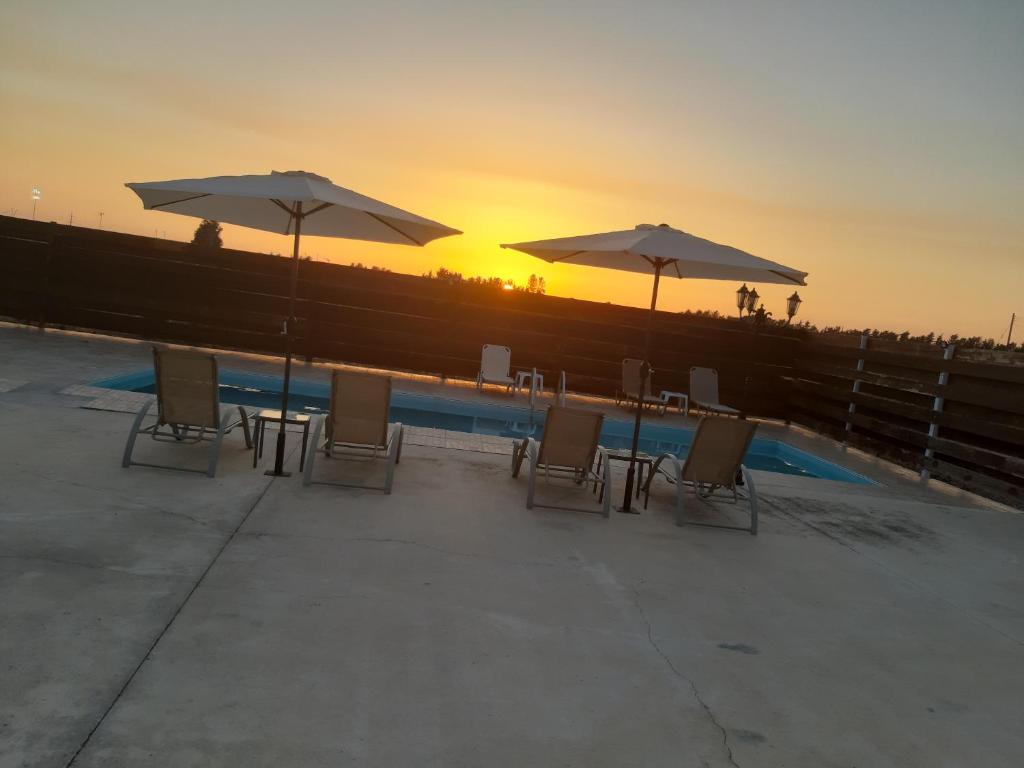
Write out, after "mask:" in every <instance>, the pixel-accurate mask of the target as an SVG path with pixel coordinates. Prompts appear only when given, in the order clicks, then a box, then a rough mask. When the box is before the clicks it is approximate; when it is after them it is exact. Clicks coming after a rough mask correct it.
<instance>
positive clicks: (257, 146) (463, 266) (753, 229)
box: [0, 0, 1024, 336]
mask: <svg viewBox="0 0 1024 768" xmlns="http://www.w3.org/2000/svg"><path fill="white" fill-rule="evenodd" d="M209 5H210V4H193V3H191V2H180V3H176V4H174V6H173V8H172V9H170V8H166V7H165V9H164V10H163V11H157V10H155V9H154V8H153V7H150V4H138V3H108V2H103V1H102V0H97V2H92V3H88V4H80V3H46V2H43V1H42V0H39V1H37V2H20V0H18V1H17V2H8V3H5V4H4V6H3V8H2V9H0V22H2V23H0V107H2V112H3V114H4V120H3V121H0V151H2V157H3V158H4V170H3V174H2V175H0V210H2V211H3V212H4V213H10V212H11V211H12V209H17V212H18V215H28V214H30V211H31V200H30V194H29V193H30V189H31V187H32V186H33V185H35V186H38V187H40V188H41V189H42V191H43V199H42V201H40V205H39V209H38V218H41V219H56V220H59V221H64V222H66V221H68V218H69V216H70V215H71V214H72V212H73V214H74V221H75V223H76V224H82V225H86V226H97V225H98V223H99V215H98V214H99V212H100V211H103V212H104V218H103V223H104V226H105V227H106V228H109V229H117V230H120V231H126V232H135V233H141V234H153V233H154V232H155V231H158V232H160V233H161V234H163V233H164V232H166V236H167V237H170V238H178V239H187V238H188V237H190V235H191V232H192V230H193V229H194V228H195V225H196V223H197V222H195V221H194V220H191V219H186V218H183V217H179V216H175V215H172V214H166V213H156V212H147V211H143V210H142V209H141V205H140V203H139V202H138V200H137V199H136V198H135V196H134V195H133V194H132V193H131V192H129V191H128V190H127V189H125V188H124V187H123V183H124V182H125V181H150V180H158V179H168V178H180V177H192V176H206V175H220V174H232V173H265V172H268V171H269V170H271V169H276V170H288V169H304V170H309V171H314V172H316V173H320V174H323V175H326V176H328V177H330V178H331V179H332V180H333V181H334V182H335V183H338V184H340V185H342V186H346V187H350V188H352V189H355V190H357V191H360V192H362V193H364V194H368V195H371V196H374V197H378V198H380V199H383V200H385V201H387V202H389V203H392V204H394V205H398V206H400V207H403V208H406V209H409V210H412V211H414V212H416V213H419V214H421V215H424V216H427V217H430V218H434V219H437V220H439V221H442V222H444V223H445V224H448V225H450V226H454V227H457V228H459V229H462V230H464V231H465V232H466V234H465V235H463V236H461V237H457V238H448V239H445V240H441V241H438V242H436V243H434V244H431V245H430V246H428V247H427V248H425V249H415V248H404V247H400V246H382V245H374V244H366V243H349V242H341V241H332V240H325V239H319V238H309V239H307V240H306V241H305V247H304V251H305V252H306V253H309V254H312V255H314V256H315V257H317V258H322V259H331V260H339V261H344V262H348V261H353V260H358V261H362V262H364V263H368V264H380V265H385V266H388V267H389V268H391V269H393V270H395V271H402V272H411V273H420V272H424V271H427V270H429V269H436V268H437V267H438V266H440V265H444V266H447V267H449V268H451V269H455V270H459V271H462V272H464V273H467V274H482V275H486V276H491V275H498V276H502V277H511V278H513V279H515V280H517V281H519V282H522V281H524V280H525V278H526V277H527V276H528V275H529V274H530V273H531V272H535V273H537V274H541V275H543V276H544V277H545V278H546V280H547V284H548V289H549V292H550V293H555V294H560V295H569V296H578V297H582V298H588V299H594V300H598V301H615V302H619V303H630V304H637V305H646V303H647V302H648V301H649V292H650V280H649V279H648V278H645V277H644V276H640V275H630V274H625V273H618V272H607V271H602V270H593V269H587V268H582V267H572V266H562V265H559V266H553V265H548V264H545V263H543V262H540V261H536V260H534V259H531V258H530V257H528V256H525V255H521V254H516V253H513V252H509V251H502V250H500V249H499V248H498V243H499V242H515V241H519V240H531V239H539V238H546V237H556V236H564V235H574V234H582V233H587V232H595V231H607V230H612V229H624V228H628V227H632V226H634V225H635V224H638V223H641V222H648V223H655V224H657V223H661V222H667V223H669V224H671V225H672V226H675V227H678V228H680V229H684V230H686V231H689V232H692V233H694V234H697V235H700V236H703V237H707V238H710V239H712V240H716V241H719V242H724V243H728V244H730V245H734V246H737V247H739V248H743V249H744V250H747V251H750V252H751V253H754V254H756V255H759V256H763V257H765V258H769V259H772V260H775V261H779V262H782V263H784V264H787V265H789V266H793V267H796V268H799V269H803V270H806V271H808V272H809V273H810V277H809V278H808V283H809V285H808V287H807V288H806V289H803V290H801V295H802V296H803V297H804V299H805V303H804V305H803V308H802V310H801V315H800V317H801V318H803V319H809V320H811V321H812V322H815V323H817V324H819V325H821V324H833V323H840V324H843V325H847V326H857V327H864V326H873V327H885V328H891V329H894V330H903V329H909V330H911V331H914V332H924V331H928V330H935V331H937V332H942V333H950V332H959V333H961V334H981V335H984V336H995V335H997V334H1005V328H1006V325H1007V324H1008V321H1009V315H1010V312H1011V311H1018V312H1024V298H1022V293H1024V247H1022V243H1024V217H1022V216H1021V215H1020V205H1021V200H1024V181H1022V179H1024V173H1022V171H1024V44H1022V43H1021V40H1024V10H1022V6H1021V5H1020V4H1014V3H1006V4H999V3H992V4H990V5H986V6H985V12H984V13H982V12H980V11H977V10H973V11H972V10H971V9H967V8H965V9H960V10H956V9H947V8H940V7H938V6H937V4H935V3H931V2H925V0H920V2H906V3H903V4H895V5H893V4H890V7H887V8H882V7H880V8H874V9H870V8H867V6H866V5H864V6H863V7H862V6H860V5H858V4H852V5H855V6H857V7H856V8H851V7H841V6H838V5H837V6H836V8H835V9H833V10H822V8H823V6H822V4H818V3H808V4H806V7H803V8H800V7H799V5H800V4H799V3H798V4H791V5H790V6H787V8H788V10H787V11H786V13H780V12H778V11H775V12H772V13H770V14H769V13H767V12H766V11H765V10H764V6H763V5H761V4H757V3H750V4H749V5H748V6H747V7H746V8H743V7H741V6H742V4H737V5H735V6H730V9H728V10H725V9H723V8H721V7H720V4H709V5H697V6H694V8H695V9H697V10H694V9H689V10H687V9H682V8H680V7H679V5H678V4H673V3H657V2H650V3H645V4H640V5H636V6H631V5H628V4H617V3H589V4H581V3H566V4H564V6H563V5H557V6H552V5H551V4H545V3H539V2H538V3H532V2H523V3H519V4H516V6H515V7H514V8H509V7H505V6H502V5H492V4H488V3H472V4H470V3H457V2H444V3H436V4H419V3H413V2H411V1H410V2H390V3H378V4H370V5H372V7H366V6H367V4H353V5H351V6H346V5H345V4H342V3H309V4H300V8H298V9H297V10H301V12H298V13H292V12H291V10H290V9H291V6H288V7H287V8H285V7H282V6H281V5H280V4H279V3H278V4H271V3H266V4H265V3H261V2H254V3H251V4H247V5H246V6H244V7H245V9H246V10H245V15H244V16H240V15H239V14H240V11H239V8H218V7H209ZM848 5H850V4H848ZM140 6H141V7H140ZM425 6H430V7H429V8H428V7H425ZM584 7H585V8H586V12H585V13H584V12H582V10H581V9H583V8H584ZM225 230H226V233H225V241H226V244H227V245H229V246H232V247H237V248H251V249H260V250H271V251H276V252H281V253H286V252H289V251H290V244H289V242H288V241H287V240H286V239H285V238H284V237H281V236H274V235H268V234H265V233H259V232H253V231H246V230H241V229H237V228H233V227H226V228H225ZM736 287H737V286H735V285H733V284H731V283H716V282H704V281H701V282H696V281H694V282H682V281H670V282H669V283H667V284H666V285H665V286H664V288H663V290H662V292H661V297H662V300H661V303H660V305H659V306H660V307H661V308H663V309H684V308H694V309H717V310H719V311H722V312H732V311H734V305H733V292H734V291H735V289H736ZM757 287H758V290H759V292H760V293H761V294H762V295H763V296H764V297H765V299H766V307H767V309H769V310H771V311H773V312H774V313H775V314H776V316H782V315H783V313H784V305H785V303H784V298H785V296H786V295H788V293H790V292H791V290H792V289H791V288H790V289H787V288H786V287H785V286H767V285H765V286H757Z"/></svg>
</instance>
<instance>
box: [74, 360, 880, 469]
mask: <svg viewBox="0 0 1024 768" xmlns="http://www.w3.org/2000/svg"><path fill="white" fill-rule="evenodd" d="M93 386H96V387H106V388H108V389H121V390H129V391H132V392H154V391H155V385H154V382H153V371H152V370H145V371H139V372H137V373H130V374H126V375H123V376H115V377H113V378H109V379H104V380H102V381H98V382H95V383H94V384H93ZM329 398H330V385H329V384H327V383H324V382H318V381H309V380H304V379H294V378H293V379H292V381H291V391H290V393H289V396H288V405H289V406H290V408H293V409H295V410H302V411H306V412H309V413H323V412H324V411H325V410H326V408H327V405H328V400H329ZM220 399H221V402H222V403H233V404H237V405H245V406H252V407H254V408H278V407H280V405H281V379H280V378H279V377H276V376H262V375H258V374H252V373H241V372H239V371H231V370H222V371H220ZM544 410H545V409H541V410H538V411H535V412H533V413H532V414H531V412H530V410H529V409H528V408H523V407H522V406H518V405H494V404H492V403H482V402H473V401H467V400H455V399H452V398H446V397H437V396H434V395H423V394H417V393H412V392H397V391H396V392H393V393H392V395H391V414H390V418H391V421H400V422H402V424H405V425H409V426H414V427H433V428H436V429H445V430H450V431H453V432H472V433H476V434H485V435H500V436H502V437H513V438H522V437H526V436H528V435H529V436H533V437H538V438H539V437H540V435H541V431H542V429H543V424H544ZM632 437H633V422H632V421H629V420H627V419H621V420H620V419H609V418H606V419H605V421H604V428H603V429H602V430H601V444H602V445H604V446H606V447H608V448H613V449H614V448H629V446H630V443H631V441H632ZM692 442H693V431H692V430H687V429H680V428H678V427H667V426H661V425H658V424H651V423H645V424H644V425H643V428H642V429H641V431H640V450H641V451H644V452H645V453H649V454H653V455H655V456H657V455H658V454H661V453H674V454H675V455H676V456H680V457H682V456H685V455H686V453H687V452H688V451H689V448H690V445H691V443H692ZM744 463H745V464H746V465H747V466H748V467H749V468H750V469H760V470H764V471H767V472H779V473H782V474H787V475H801V476H803V477H814V478H821V479H825V480H841V481H844V482H848V483H865V484H872V485H873V483H872V481H871V480H868V479H867V478H866V477H864V476H862V475H858V474H857V473H855V472H851V471H849V470H847V469H844V468H842V467H840V466H838V465H836V464H833V463H832V462H830V461H825V460H824V459H821V458H818V457H817V456H814V455H812V454H810V453H807V452H806V451H802V450H800V449H799V448H794V447H793V446H791V445H789V444H787V443H783V442H781V441H779V440H770V439H766V438H755V439H754V441H753V442H752V443H751V445H750V449H749V450H748V451H747V455H746V457H745V458H744Z"/></svg>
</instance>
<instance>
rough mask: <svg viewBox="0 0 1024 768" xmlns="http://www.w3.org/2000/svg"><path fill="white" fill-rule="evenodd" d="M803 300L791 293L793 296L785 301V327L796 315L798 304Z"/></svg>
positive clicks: (796, 294)
mask: <svg viewBox="0 0 1024 768" xmlns="http://www.w3.org/2000/svg"><path fill="white" fill-rule="evenodd" d="M802 301H803V299H801V298H800V294H799V293H797V292H796V291H793V295H792V296H790V297H789V298H788V299H786V325H789V324H790V323H791V322H792V320H793V316H794V315H796V311H797V310H798V309H800V304H801V302H802Z"/></svg>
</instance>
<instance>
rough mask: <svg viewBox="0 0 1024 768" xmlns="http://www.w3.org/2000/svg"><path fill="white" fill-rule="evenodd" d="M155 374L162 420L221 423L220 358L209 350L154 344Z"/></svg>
mask: <svg viewBox="0 0 1024 768" xmlns="http://www.w3.org/2000/svg"><path fill="white" fill-rule="evenodd" d="M153 375H154V380H155V382H156V402H157V410H158V411H159V417H158V418H159V421H160V423H161V424H181V425H183V426H190V427H209V428H211V429H217V428H218V427H219V426H220V392H219V391H218V389H217V358H216V357H214V356H213V355H211V354H208V353H206V352H192V351H189V350H180V349H160V348H158V347H153Z"/></svg>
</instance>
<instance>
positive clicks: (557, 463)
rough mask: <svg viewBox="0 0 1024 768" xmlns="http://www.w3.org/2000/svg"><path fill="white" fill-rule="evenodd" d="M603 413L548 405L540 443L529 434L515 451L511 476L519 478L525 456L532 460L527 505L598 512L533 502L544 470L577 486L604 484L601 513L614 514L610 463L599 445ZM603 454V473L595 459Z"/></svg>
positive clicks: (547, 474) (605, 452)
mask: <svg viewBox="0 0 1024 768" xmlns="http://www.w3.org/2000/svg"><path fill="white" fill-rule="evenodd" d="M603 423H604V415H603V414H600V413H595V412H594V411H585V410H581V409H577V408H563V407H560V406H556V405H552V406H549V407H548V412H547V416H545V418H544V435H543V437H542V438H541V441H540V442H539V443H538V442H537V441H536V440H535V439H533V438H532V437H527V438H525V439H524V440H522V441H521V442H519V443H517V444H516V446H515V447H514V448H513V451H512V477H519V470H520V468H521V467H522V464H523V459H524V458H525V459H528V460H529V462H530V475H529V484H528V485H527V490H526V508H527V509H533V507H534V506H544V507H548V508H549V509H571V510H574V511H577V512H596V511H597V510H595V509H582V508H577V507H556V506H551V505H546V504H537V505H535V504H534V501H533V497H534V492H535V491H536V487H537V473H538V472H540V471H543V472H544V477H545V478H547V479H550V478H551V476H552V475H554V476H555V477H556V478H558V477H561V478H568V479H570V480H572V482H574V483H575V484H576V485H581V486H583V488H586V487H587V485H588V484H589V483H591V482H592V483H594V488H595V490H596V488H597V486H598V485H601V486H603V497H602V507H601V514H603V515H604V516H605V517H608V516H609V515H610V514H611V498H612V488H611V471H610V466H609V463H608V451H607V450H605V449H604V448H603V447H601V446H600V445H598V440H600V437H601V425H602V424H603ZM598 456H600V461H599V462H598V464H597V466H598V467H599V468H603V472H601V473H600V474H599V473H598V472H596V471H595V470H594V459H595V458H596V457H598Z"/></svg>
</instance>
